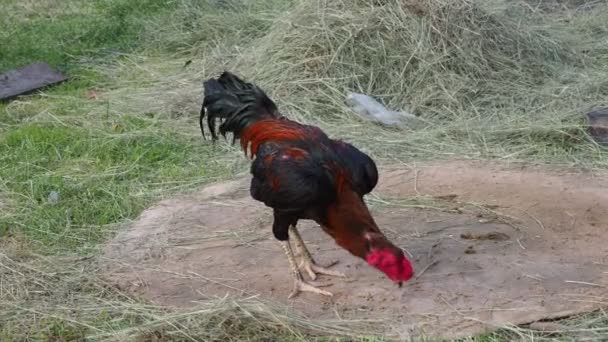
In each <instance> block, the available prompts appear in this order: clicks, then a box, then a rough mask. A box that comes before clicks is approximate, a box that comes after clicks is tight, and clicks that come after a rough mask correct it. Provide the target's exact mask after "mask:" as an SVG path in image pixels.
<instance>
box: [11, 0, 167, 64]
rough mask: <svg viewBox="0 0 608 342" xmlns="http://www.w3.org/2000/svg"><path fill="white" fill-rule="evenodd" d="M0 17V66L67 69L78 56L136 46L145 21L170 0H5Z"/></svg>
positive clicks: (164, 8)
mask: <svg viewBox="0 0 608 342" xmlns="http://www.w3.org/2000/svg"><path fill="white" fill-rule="evenodd" d="M2 3H3V11H4V13H5V15H3V18H2V21H0V46H2V47H3V48H2V49H0V71H5V70H8V69H10V68H15V67H20V66H23V65H25V64H28V63H31V62H33V61H45V62H47V63H49V64H50V65H52V66H54V67H59V68H60V69H63V70H66V71H72V70H74V69H75V67H74V61H75V60H76V59H77V58H79V57H82V56H103V57H106V58H107V56H109V57H111V56H112V54H116V53H120V52H125V51H130V50H132V49H134V48H137V47H138V46H140V44H141V42H142V32H143V31H144V29H145V25H146V23H147V22H148V21H154V20H155V19H156V18H162V17H163V12H168V11H169V10H170V9H171V7H172V6H174V4H175V2H174V1H168V0H143V1H127V0H94V1H87V2H83V1H77V0H68V1H50V0H48V1H47V0H44V1H39V2H37V1H23V2H16V1H8V0H4V1H2Z"/></svg>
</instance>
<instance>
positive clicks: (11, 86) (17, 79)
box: [0, 63, 68, 100]
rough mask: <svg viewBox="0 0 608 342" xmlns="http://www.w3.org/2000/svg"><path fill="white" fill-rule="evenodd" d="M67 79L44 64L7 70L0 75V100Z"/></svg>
mask: <svg viewBox="0 0 608 342" xmlns="http://www.w3.org/2000/svg"><path fill="white" fill-rule="evenodd" d="M67 79H68V78H67V77H66V76H64V75H63V74H61V73H59V72H57V71H55V70H53V69H51V67H50V66H49V65H48V64H46V63H34V64H30V65H28V66H25V67H23V68H21V69H14V70H9V71H7V72H5V73H4V74H1V75H0V100H7V99H10V98H12V97H15V96H18V95H23V94H27V93H29V92H32V91H34V90H37V89H40V88H43V87H46V86H49V85H52V84H57V83H60V82H63V81H65V80H67Z"/></svg>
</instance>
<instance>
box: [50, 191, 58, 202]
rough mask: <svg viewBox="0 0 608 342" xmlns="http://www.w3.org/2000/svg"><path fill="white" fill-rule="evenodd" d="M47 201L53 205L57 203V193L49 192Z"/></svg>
mask: <svg viewBox="0 0 608 342" xmlns="http://www.w3.org/2000/svg"><path fill="white" fill-rule="evenodd" d="M48 201H49V203H51V204H55V203H57V202H59V192H57V191H54V190H53V191H51V192H50V193H49V197H48Z"/></svg>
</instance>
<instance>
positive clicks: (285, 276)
mask: <svg viewBox="0 0 608 342" xmlns="http://www.w3.org/2000/svg"><path fill="white" fill-rule="evenodd" d="M380 177H381V182H380V184H379V186H378V188H377V190H376V191H375V193H374V196H372V197H371V198H372V200H371V203H372V204H373V209H372V212H373V214H374V216H375V217H376V219H377V221H378V223H379V225H380V227H381V229H383V230H384V231H385V233H386V234H387V235H389V236H390V237H391V238H392V239H394V240H395V241H396V242H397V243H398V245H400V246H402V247H403V248H404V249H405V250H406V251H407V252H408V253H410V254H411V255H412V260H413V261H414V263H415V269H416V271H417V273H418V276H417V278H415V279H414V280H412V281H410V282H408V283H407V284H404V286H403V288H401V289H399V288H398V287H397V286H396V285H394V284H392V283H391V282H390V281H388V280H387V279H385V278H384V277H383V276H382V275H381V274H380V273H379V272H377V271H376V270H374V269H372V268H370V267H368V266H367V265H366V264H365V263H364V262H363V261H362V260H359V259H356V258H355V257H353V256H351V255H350V254H348V252H346V251H344V250H342V249H340V248H339V247H337V246H336V245H335V243H334V242H333V240H331V238H329V237H328V236H326V235H325V234H324V233H323V232H322V231H321V229H320V228H318V227H317V226H316V225H315V224H314V223H312V222H305V221H302V223H301V224H300V227H302V228H303V229H301V231H302V235H303V237H304V239H305V240H306V241H307V242H308V244H309V248H311V252H313V254H314V256H315V257H316V258H317V260H319V261H321V262H323V261H330V260H334V259H338V260H339V261H340V263H339V264H338V265H337V266H335V267H336V269H338V270H340V271H343V272H345V273H347V275H349V278H350V279H347V280H342V279H332V278H325V277H322V278H321V280H325V281H330V282H332V283H333V285H332V286H330V287H329V288H328V289H329V290H330V291H332V292H333V293H334V294H335V297H334V298H333V299H327V298H324V297H321V296H317V295H313V294H309V293H305V294H301V295H300V296H299V297H297V298H295V299H294V300H288V299H287V296H288V294H289V292H290V291H291V287H292V282H291V279H290V277H289V272H288V264H287V260H286V258H285V257H284V255H283V252H282V250H281V248H280V246H279V245H278V243H277V242H276V241H275V240H274V237H273V236H272V233H271V228H270V223H271V212H270V210H269V209H268V208H266V207H264V206H263V205H262V204H260V203H257V202H255V201H253V200H252V199H251V198H250V197H249V192H248V185H249V179H248V178H246V179H240V180H236V181H232V182H227V183H221V184H216V185H213V186H210V187H207V188H205V189H203V190H202V191H200V192H199V193H196V194H192V195H187V196H181V197H178V198H172V199H168V200H164V201H162V202H160V203H159V204H158V205H157V206H155V207H153V208H150V209H148V210H146V211H145V212H144V213H143V214H142V215H141V217H140V218H139V220H138V221H137V222H136V223H135V224H134V225H133V226H132V227H131V228H130V229H128V230H125V231H124V232H122V233H121V234H119V235H118V236H117V237H116V238H115V239H114V240H113V241H112V242H111V243H110V244H108V246H107V247H106V250H105V257H106V258H107V259H106V260H107V269H106V271H107V273H106V277H108V278H109V279H111V280H112V281H114V282H115V283H117V284H119V285H120V286H121V287H124V288H127V289H130V290H131V291H134V292H136V293H139V294H141V295H143V296H144V297H146V298H148V299H150V300H152V301H154V302H156V303H159V304H163V305H170V306H193V305H196V303H197V301H201V300H209V299H214V298H221V297H224V296H226V295H229V296H236V297H239V296H242V297H250V296H259V298H260V299H261V300H263V301H267V302H272V303H280V304H284V305H286V306H289V307H291V308H293V309H295V310H297V311H298V312H301V313H304V314H306V315H309V316H310V317H312V318H315V319H328V318H331V319H336V318H341V319H374V320H376V319H382V320H384V322H386V326H387V329H389V331H388V332H390V333H394V334H398V335H399V336H401V337H406V336H420V335H427V336H433V337H439V336H443V337H458V336H466V335H470V334H477V333H480V332H483V331H486V330H488V329H493V328H495V327H501V326H504V325H505V324H522V323H528V322H533V321H538V320H542V319H550V318H557V317H562V316H567V315H572V314H576V313H580V312H585V311H590V310H593V309H596V308H598V307H602V306H607V305H608V243H607V242H606V241H608V183H607V182H606V180H607V178H606V176H605V175H597V174H591V173H582V172H568V171H547V170H543V169H540V168H531V167H518V166H513V165H497V164H487V163H480V162H462V161H454V162H443V163H430V164H424V165H418V166H416V167H404V166H398V167H385V168H383V169H382V170H381V176H380ZM411 198H419V199H424V201H423V202H420V201H419V202H413V203H425V205H411V204H410V203H412V202H411V201H403V199H406V200H407V199H411ZM429 199H431V200H432V201H430V200H429ZM428 203H430V204H428Z"/></svg>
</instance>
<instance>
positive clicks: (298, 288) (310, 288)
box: [281, 240, 333, 299]
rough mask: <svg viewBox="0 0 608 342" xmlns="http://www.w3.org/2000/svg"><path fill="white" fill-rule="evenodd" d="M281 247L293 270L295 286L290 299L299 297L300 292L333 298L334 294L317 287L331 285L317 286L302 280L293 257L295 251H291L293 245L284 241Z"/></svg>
mask: <svg viewBox="0 0 608 342" xmlns="http://www.w3.org/2000/svg"><path fill="white" fill-rule="evenodd" d="M281 245H282V246H283V250H284V251H285V254H287V260H288V261H289V267H290V268H291V273H292V276H293V279H294V284H293V291H292V292H291V294H290V295H289V297H288V298H290V299H291V298H293V297H295V296H297V295H298V293H300V292H312V293H317V294H321V295H324V296H329V297H331V296H333V294H332V293H331V292H328V291H323V290H321V289H319V288H317V287H315V285H316V286H319V287H321V286H328V285H330V284H323V285H321V284H316V283H314V282H306V281H304V279H302V275H301V274H300V270H298V267H297V265H296V258H295V257H294V256H293V251H292V250H291V245H290V244H289V240H287V241H282V242H281Z"/></svg>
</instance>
